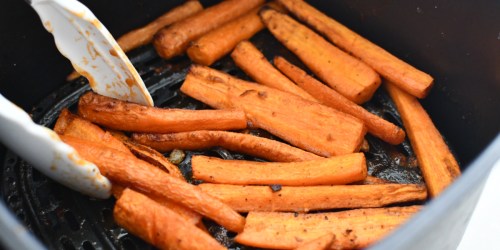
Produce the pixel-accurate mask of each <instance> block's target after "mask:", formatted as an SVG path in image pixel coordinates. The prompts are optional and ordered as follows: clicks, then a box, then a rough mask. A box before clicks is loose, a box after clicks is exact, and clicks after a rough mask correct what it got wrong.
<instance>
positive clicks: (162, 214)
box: [113, 189, 225, 249]
mask: <svg viewBox="0 0 500 250" xmlns="http://www.w3.org/2000/svg"><path fill="white" fill-rule="evenodd" d="M113 216H114V218H115V220H116V222H117V224H118V225H120V226H122V227H124V228H125V229H126V230H127V231H129V232H131V233H133V234H135V235H137V236H139V237H140V238H142V239H144V240H145V241H147V242H149V243H151V244H152V245H154V246H156V247H158V248H160V249H225V248H224V247H223V246H222V245H220V244H219V243H218V242H217V241H216V240H215V239H214V238H212V237H211V236H210V235H209V234H207V233H205V232H203V231H202V230H200V229H199V228H197V227H196V226H195V225H193V224H191V223H189V222H186V221H183V220H182V219H181V218H179V217H178V214H176V213H175V212H173V211H172V210H170V209H168V208H166V207H164V206H162V205H161V204H159V203H157V202H155V201H154V200H152V199H150V198H148V197H147V196H145V195H143V194H140V193H138V192H135V191H132V190H130V189H125V190H124V191H123V193H122V195H121V196H120V198H119V199H118V200H117V202H116V205H115V208H114V211H113ZM186 235H189V237H190V239H189V240H186V239H185V237H186Z"/></svg>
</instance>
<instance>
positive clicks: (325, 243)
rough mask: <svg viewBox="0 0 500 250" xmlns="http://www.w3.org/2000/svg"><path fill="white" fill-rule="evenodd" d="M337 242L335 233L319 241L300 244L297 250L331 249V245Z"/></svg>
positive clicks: (328, 234) (320, 238)
mask: <svg viewBox="0 0 500 250" xmlns="http://www.w3.org/2000/svg"><path fill="white" fill-rule="evenodd" d="M334 240H335V235H334V234H333V233H330V232H329V233H327V234H325V235H323V236H321V237H318V238H317V239H314V240H311V241H308V242H305V243H302V244H299V246H298V247H297V248H295V250H325V249H330V245H331V244H332V243H333V241H334Z"/></svg>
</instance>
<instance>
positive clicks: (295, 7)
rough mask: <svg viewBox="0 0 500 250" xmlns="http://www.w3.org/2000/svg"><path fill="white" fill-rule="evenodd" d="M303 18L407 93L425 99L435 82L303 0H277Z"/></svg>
mask: <svg viewBox="0 0 500 250" xmlns="http://www.w3.org/2000/svg"><path fill="white" fill-rule="evenodd" d="M278 1H279V2H280V3H281V4H283V5H284V6H285V8H287V9H288V10H289V11H290V12H292V13H293V14H294V15H295V16H297V17H298V18H299V19H300V20H302V21H304V22H305V23H307V24H308V25H309V26H311V27H312V28H314V29H315V30H316V31H318V32H319V33H321V34H322V35H324V36H325V37H326V38H327V39H329V40H330V41H331V42H333V43H334V44H336V45H337V46H339V47H340V48H342V49H344V50H345V51H348V52H349V53H352V55H354V56H356V57H358V58H359V59H360V60H361V61H363V62H365V63H366V64H368V65H369V66H371V67H372V68H373V69H375V70H376V71H377V72H378V73H379V74H381V75H382V76H383V77H384V78H386V79H389V80H390V81H392V82H393V83H394V84H395V85H397V86H398V87H400V88H401V89H403V90H405V91H406V92H408V93H410V94H412V95H414V96H416V97H418V98H424V97H425V96H426V95H427V94H428V92H429V90H430V89H431V87H432V85H433V81H434V80H433V79H432V77H431V76H430V75H428V74H426V73H424V72H422V71H420V70H418V69H416V68H414V67H413V66H411V65H409V64H407V63H405V62H403V61H402V60H401V59H399V58H397V57H395V56H394V55H392V54H390V53H389V52H387V51H385V50H384V49H382V48H380V47H379V46H377V45H375V44H373V43H372V42H370V41H368V40H367V39H365V38H364V37H362V36H360V35H359V34H356V33H355V32H354V31H352V30H350V29H349V28H347V27H345V26H344V25H342V24H340V23H338V22H337V21H335V20H334V19H332V18H330V17H328V16H326V15H325V14H323V13H322V12H320V11H319V10H317V9H315V8H314V7H312V6H310V5H309V4H307V3H306V2H305V1H300V0H278Z"/></svg>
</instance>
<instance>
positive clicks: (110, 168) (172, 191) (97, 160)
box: [61, 136, 245, 232]
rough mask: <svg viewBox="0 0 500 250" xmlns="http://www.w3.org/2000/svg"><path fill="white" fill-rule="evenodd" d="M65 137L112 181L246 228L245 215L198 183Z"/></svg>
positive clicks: (229, 225)
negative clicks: (195, 184) (205, 190)
mask: <svg viewBox="0 0 500 250" xmlns="http://www.w3.org/2000/svg"><path fill="white" fill-rule="evenodd" d="M61 139H62V140H63V141H64V142H66V143H68V144H69V145H70V146H72V147H73V148H75V150H76V151H77V152H78V153H79V154H80V155H81V156H82V157H83V158H84V159H86V160H88V161H90V162H93V163H94V164H96V165H97V166H98V167H99V170H100V171H101V173H102V174H103V175H104V176H106V177H107V178H109V179H110V180H111V181H112V182H116V183H118V184H120V185H122V186H126V187H132V188H134V189H137V190H141V192H143V193H147V194H148V195H151V196H154V197H159V198H164V199H169V200H172V201H174V202H177V203H179V204H181V205H183V206H186V207H188V208H190V209H192V210H194V211H196V212H198V213H200V214H202V215H204V216H207V217H208V218H210V219H212V220H214V221H215V222H217V223H219V224H220V225H221V226H224V227H225V228H226V229H228V230H230V231H235V232H240V231H241V230H242V229H243V226H244V224H245V218H243V217H241V215H239V214H238V213H236V212H235V211H234V210H232V209H231V208H230V207H229V206H227V205H226V204H224V203H222V202H220V201H219V200H217V199H215V198H213V197H212V196H210V195H208V194H206V193H204V192H203V191H201V189H200V188H199V187H197V186H193V185H191V184H188V183H186V182H185V181H182V180H179V179H177V178H174V177H171V176H169V175H168V174H167V173H165V172H163V171H162V170H160V169H158V168H156V167H154V166H152V165H150V164H149V163H146V162H144V161H141V160H139V159H137V158H135V157H134V156H130V155H128V154H124V153H122V152H120V151H117V150H114V149H112V148H108V147H106V146H102V145H101V144H97V143H92V142H89V141H86V140H82V139H78V138H74V137H66V136H61Z"/></svg>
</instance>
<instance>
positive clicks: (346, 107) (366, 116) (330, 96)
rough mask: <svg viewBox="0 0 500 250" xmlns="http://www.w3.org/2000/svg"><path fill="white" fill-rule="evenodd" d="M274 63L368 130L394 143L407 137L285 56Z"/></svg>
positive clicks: (304, 87) (313, 93)
mask: <svg viewBox="0 0 500 250" xmlns="http://www.w3.org/2000/svg"><path fill="white" fill-rule="evenodd" d="M274 65H276V67H277V68H278V69H279V70H281V72H283V73H284V74H285V75H286V76H288V77H289V78H290V79H292V80H293V81H294V82H295V83H297V84H298V85H299V86H300V87H301V88H303V89H304V90H305V91H307V92H308V93H309V94H311V95H312V96H314V97H315V98H316V99H317V100H319V101H320V103H322V104H324V105H327V106H329V107H332V108H334V109H338V110H340V111H342V112H345V113H347V114H350V115H352V116H354V117H357V118H359V119H361V120H362V121H363V122H364V123H365V125H366V127H367V128H368V132H369V133H371V134H373V135H374V136H376V137H378V138H380V139H382V140H383V141H385V142H388V143H390V144H393V145H397V144H400V143H401V142H403V141H404V139H405V132H404V131H403V130H402V129H401V128H400V127H398V126H396V125H394V124H393V123H390V122H388V121H386V120H384V119H382V118H381V117H378V116H376V115H374V114H372V113H370V112H368V111H367V110H366V109H364V108H363V107H361V106H359V105H357V104H356V103H354V102H351V101H350V100H349V99H347V98H345V97H344V96H342V95H341V94H339V93H337V92H336V91H335V90H333V89H331V88H328V87H327V86H325V85H324V84H322V83H321V82H319V81H318V80H316V79H314V78H313V77H311V76H309V75H308V74H307V73H306V72H305V71H303V70H302V69H300V68H298V67H296V66H295V65H293V64H291V63H289V62H288V61H287V60H285V59H284V58H283V57H276V58H274Z"/></svg>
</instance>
